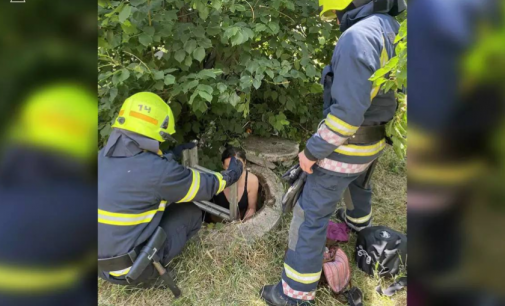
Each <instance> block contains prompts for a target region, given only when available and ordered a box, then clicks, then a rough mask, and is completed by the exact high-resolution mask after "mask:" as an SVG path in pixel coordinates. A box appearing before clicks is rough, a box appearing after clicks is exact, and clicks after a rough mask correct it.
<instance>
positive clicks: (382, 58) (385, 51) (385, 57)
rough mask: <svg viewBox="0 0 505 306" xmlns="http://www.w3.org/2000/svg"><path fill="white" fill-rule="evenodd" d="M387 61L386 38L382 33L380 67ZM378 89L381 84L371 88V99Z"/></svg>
mask: <svg viewBox="0 0 505 306" xmlns="http://www.w3.org/2000/svg"><path fill="white" fill-rule="evenodd" d="M388 62H389V55H388V50H387V49H386V39H385V38H384V35H383V36H382V52H381V57H380V68H383V67H384V66H386V64H387V63H388ZM380 89H381V85H379V86H376V87H374V88H372V92H371V93H370V97H371V100H373V99H375V97H377V95H378V94H379V90H380Z"/></svg>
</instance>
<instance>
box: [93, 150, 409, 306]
mask: <svg viewBox="0 0 505 306" xmlns="http://www.w3.org/2000/svg"><path fill="white" fill-rule="evenodd" d="M373 188H374V189H373V190H374V197H373V211H374V220H373V223H374V224H375V225H386V226H389V227H391V228H393V229H396V230H399V231H401V232H406V229H407V211H406V201H407V199H406V190H407V179H406V168H405V162H402V161H398V160H397V159H396V157H395V156H394V153H393V151H392V150H390V149H388V150H387V151H386V153H385V154H384V156H383V157H381V160H380V163H379V165H378V166H377V168H376V172H375V174H374V176H373ZM339 205H341V204H339ZM290 221H291V214H290V215H287V216H284V217H283V219H282V222H281V225H280V227H279V228H278V229H277V230H275V231H273V232H271V233H269V234H268V235H267V236H266V237H263V238H262V239H260V240H258V241H257V242H255V243H254V244H253V245H246V244H243V243H241V242H239V241H237V242H234V243H232V244H231V245H227V246H220V247H218V246H215V245H213V244H210V243H206V241H205V234H204V233H202V234H201V235H200V236H199V241H193V242H191V243H190V244H188V246H187V247H186V249H185V251H184V252H183V253H182V254H181V255H180V256H178V257H177V258H175V259H174V260H173V262H172V263H171V267H172V268H173V269H174V270H175V271H176V273H177V283H178V285H179V286H180V288H181V289H182V291H183V296H182V297H181V298H180V299H178V300H173V298H172V295H171V293H170V292H169V291H168V290H153V289H150V290H128V289H125V287H121V286H116V285H111V284H109V283H105V282H103V281H102V280H100V282H99V305H101V306H113V305H114V306H116V305H136V306H140V305H153V306H154V305H203V306H207V305H266V304H265V303H263V302H262V301H261V300H260V299H259V298H258V292H259V290H260V288H261V287H262V286H263V285H265V284H273V283H276V282H278V281H279V280H280V274H281V270H282V264H283V258H284V252H285V250H286V247H287V236H288V229H289V223H290ZM355 241H356V235H354V234H352V235H351V239H350V241H349V242H348V243H345V244H341V247H342V249H343V250H344V251H345V252H346V254H347V255H348V257H349V260H350V261H351V269H352V284H353V286H357V287H359V288H360V289H361V290H362V292H363V294H364V297H365V305H367V306H369V305H372V306H393V305H407V300H406V292H405V290H403V291H401V292H400V293H398V294H396V295H395V296H393V297H392V298H388V297H381V296H379V295H378V294H376V293H375V287H376V286H377V284H378V283H379V282H382V284H383V285H384V286H386V285H389V284H390V283H391V280H387V281H384V280H383V281H380V280H378V279H374V278H373V277H369V276H368V275H366V274H365V273H363V272H361V271H360V270H359V269H358V268H357V267H356V265H355V264H354V251H353V250H354V244H355ZM316 301H317V305H347V304H345V303H342V302H339V301H338V300H336V299H335V298H334V297H333V296H332V295H331V292H330V290H329V289H328V288H326V287H320V288H319V289H318V292H317V299H316Z"/></svg>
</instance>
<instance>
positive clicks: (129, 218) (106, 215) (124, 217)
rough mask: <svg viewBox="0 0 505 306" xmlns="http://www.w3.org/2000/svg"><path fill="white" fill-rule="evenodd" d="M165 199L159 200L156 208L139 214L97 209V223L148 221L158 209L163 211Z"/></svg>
mask: <svg viewBox="0 0 505 306" xmlns="http://www.w3.org/2000/svg"><path fill="white" fill-rule="evenodd" d="M166 205H167V201H165V200H163V201H161V202H160V205H159V206H158V209H153V210H150V211H146V212H143V213H140V214H123V213H114V212H110V211H105V210H102V209H99V210H98V223H102V224H109V225H119V226H130V225H138V224H142V223H149V222H151V221H152V220H153V218H154V216H155V215H156V213H157V212H159V211H165V208H166Z"/></svg>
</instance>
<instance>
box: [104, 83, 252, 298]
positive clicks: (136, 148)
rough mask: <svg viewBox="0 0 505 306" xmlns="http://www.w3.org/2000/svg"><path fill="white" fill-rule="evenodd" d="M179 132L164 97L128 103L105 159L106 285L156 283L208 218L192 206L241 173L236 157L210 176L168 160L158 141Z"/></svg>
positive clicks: (137, 97)
mask: <svg viewBox="0 0 505 306" xmlns="http://www.w3.org/2000/svg"><path fill="white" fill-rule="evenodd" d="M174 125H175V122H174V116H173V114H172V110H171V109H170V107H169V106H168V104H167V103H165V102H164V101H163V100H162V99H161V98H160V97H159V96H157V95H156V94H153V93H149V92H141V93H137V94H135V95H133V96H131V97H130V98H128V99H126V101H125V102H124V104H123V106H122V108H121V110H120V112H119V116H118V118H117V119H116V122H115V123H114V125H113V126H112V127H113V131H112V133H111V135H110V137H109V140H108V142H107V144H106V146H105V147H104V148H103V149H102V150H100V152H99V155H98V259H99V260H98V267H99V276H100V277H101V278H103V279H105V280H107V281H110V282H112V283H116V284H122V285H126V284H130V285H140V284H142V286H146V287H149V286H152V285H154V284H156V281H157V280H158V276H159V275H162V274H163V271H160V270H163V269H164V267H165V266H166V265H167V264H168V263H169V262H170V260H171V259H172V258H174V257H175V256H176V255H177V254H179V253H180V252H181V251H182V249H183V247H184V245H185V243H186V242H187V240H188V239H189V238H191V237H192V236H193V235H195V234H196V233H197V232H198V230H199V229H200V227H201V223H202V212H201V211H200V210H199V209H198V208H197V207H196V206H195V205H194V204H193V203H190V202H191V201H196V200H209V199H211V198H212V197H213V196H214V195H216V194H218V193H220V192H222V191H223V190H224V189H225V187H226V186H229V185H232V184H234V183H235V182H236V181H237V180H238V179H239V178H240V175H241V174H242V164H241V163H240V162H238V161H237V160H236V159H235V158H234V157H232V160H231V162H230V166H229V168H228V170H226V171H223V172H221V173H215V174H208V173H207V174H206V173H200V172H198V171H196V170H192V169H188V168H186V167H184V166H182V165H180V164H179V163H178V162H176V161H175V160H174V154H173V153H168V154H163V153H162V152H161V151H160V149H159V145H160V142H164V141H165V140H167V139H169V138H170V135H171V134H174V133H175V127H174ZM183 146H184V145H183ZM175 151H178V150H174V152H175ZM144 255H146V256H144ZM149 261H151V262H152V261H154V263H156V264H157V265H155V264H154V263H153V264H150V263H151V262H149ZM157 270H158V271H157ZM165 272H166V271H165ZM161 279H163V277H162V278H161ZM163 280H164V279H163ZM171 289H172V287H171Z"/></svg>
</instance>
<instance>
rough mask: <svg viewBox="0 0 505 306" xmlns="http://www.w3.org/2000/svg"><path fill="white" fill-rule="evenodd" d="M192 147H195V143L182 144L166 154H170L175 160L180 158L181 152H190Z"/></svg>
mask: <svg viewBox="0 0 505 306" xmlns="http://www.w3.org/2000/svg"><path fill="white" fill-rule="evenodd" d="M194 147H196V142H188V143H183V144H180V145H178V146H176V147H175V148H173V149H172V150H171V151H169V152H167V153H171V154H172V155H174V157H176V158H182V151H185V150H191V149H193V148H194Z"/></svg>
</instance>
